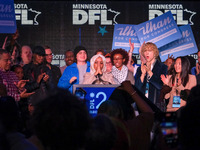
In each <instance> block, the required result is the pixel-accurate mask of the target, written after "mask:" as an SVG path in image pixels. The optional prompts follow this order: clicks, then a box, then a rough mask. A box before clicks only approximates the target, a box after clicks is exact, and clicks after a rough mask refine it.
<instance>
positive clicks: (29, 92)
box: [0, 40, 200, 149]
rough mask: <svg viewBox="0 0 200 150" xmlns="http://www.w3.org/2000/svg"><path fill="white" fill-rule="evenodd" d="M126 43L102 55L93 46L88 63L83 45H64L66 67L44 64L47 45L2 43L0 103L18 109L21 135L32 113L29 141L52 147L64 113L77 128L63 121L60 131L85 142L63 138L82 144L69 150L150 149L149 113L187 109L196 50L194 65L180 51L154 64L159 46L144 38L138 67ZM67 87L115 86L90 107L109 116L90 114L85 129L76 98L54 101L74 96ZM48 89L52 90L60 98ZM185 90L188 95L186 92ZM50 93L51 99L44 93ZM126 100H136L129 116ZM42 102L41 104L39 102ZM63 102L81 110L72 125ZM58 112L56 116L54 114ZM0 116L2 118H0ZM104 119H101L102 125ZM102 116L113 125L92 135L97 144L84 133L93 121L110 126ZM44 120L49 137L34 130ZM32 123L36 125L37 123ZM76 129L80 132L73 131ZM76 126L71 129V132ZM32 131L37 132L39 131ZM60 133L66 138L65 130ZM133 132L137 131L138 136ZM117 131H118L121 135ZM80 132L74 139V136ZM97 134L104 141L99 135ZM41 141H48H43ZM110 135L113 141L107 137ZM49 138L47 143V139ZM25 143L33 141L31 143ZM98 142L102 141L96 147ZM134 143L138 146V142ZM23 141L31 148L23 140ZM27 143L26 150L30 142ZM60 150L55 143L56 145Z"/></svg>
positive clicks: (96, 129)
mask: <svg viewBox="0 0 200 150" xmlns="http://www.w3.org/2000/svg"><path fill="white" fill-rule="evenodd" d="M13 43H14V44H13ZM129 45H130V50H129V52H127V51H126V50H124V49H123V48H119V49H114V50H112V51H111V52H110V53H107V54H106V53H105V51H104V50H101V49H99V50H96V51H95V54H94V55H93V56H92V57H91V59H90V61H88V59H89V58H88V51H87V49H86V48H85V47H83V46H77V47H75V49H74V51H71V50H67V51H66V52H65V62H66V65H65V66H62V67H60V68H59V67H57V66H55V65H52V64H51V63H52V59H53V55H52V50H51V48H50V47H49V46H35V47H34V48H33V49H31V47H30V46H28V45H24V46H22V47H20V46H19V44H18V43H17V42H13V41H11V42H9V43H8V44H7V45H6V44H5V45H4V46H3V49H0V99H1V101H2V102H1V101H0V103H2V105H3V104H4V103H3V98H4V99H6V100H5V101H12V100H10V99H12V98H13V99H14V101H15V103H16V107H18V108H19V109H20V114H21V117H22V118H23V120H24V121H22V122H23V123H22V124H23V125H22V128H21V130H20V132H22V133H23V134H25V135H26V136H27V137H32V132H31V131H30V130H29V124H27V122H29V120H30V118H32V117H33V118H34V117H35V118H34V121H38V120H39V121H40V123H41V124H40V123H39V122H34V123H35V124H34V123H33V124H34V125H35V126H34V129H35V130H36V132H34V133H35V134H36V136H37V138H38V139H39V140H41V141H40V142H41V143H42V146H41V147H43V148H44V147H48V148H50V149H56V147H55V146H53V145H52V144H53V143H54V142H58V143H59V141H58V140H59V138H61V137H60V136H59V135H58V133H60V132H64V133H65V131H64V126H63V125H61V124H62V121H63V122H65V118H66V117H67V116H65V115H68V116H69V117H71V119H72V121H73V119H74V121H75V122H73V124H76V123H78V125H75V126H76V127H74V126H73V127H71V126H67V125H66V126H67V127H68V128H69V129H67V130H70V129H72V130H73V129H75V130H78V131H80V132H82V135H80V137H81V136H83V138H86V146H85V145H84V144H83V143H76V142H75V141H73V139H72V141H71V142H72V143H73V142H75V143H73V144H74V145H76V144H83V145H81V147H79V146H80V145H78V146H77V145H76V147H75V148H74V149H78V148H83V147H84V146H85V147H84V148H85V149H98V148H96V145H98V146H99V149H101V148H102V149H106V148H105V147H104V148H103V146H106V144H108V142H110V144H113V145H111V146H110V145H109V144H108V145H107V146H108V147H107V149H149V148H150V147H151V144H150V143H151V140H150V133H151V131H152V127H153V123H154V113H155V112H156V110H159V111H160V112H178V111H179V110H181V109H180V108H184V107H185V106H187V105H186V104H187V100H188V98H190V101H193V100H191V97H192V96H191V93H190V92H191V89H193V88H194V87H196V85H197V84H199V82H200V79H199V77H200V71H199V70H200V65H199V64H200V52H198V53H197V55H198V62H197V64H196V66H195V67H193V68H192V70H191V67H190V61H189V59H188V58H187V57H186V56H180V57H177V58H176V59H174V58H173V57H172V56H171V57H169V58H168V59H167V60H166V61H165V62H161V61H160V60H159V50H158V48H157V46H156V45H155V44H154V43H151V42H147V43H143V44H142V46H141V47H140V50H139V55H140V58H141V65H138V64H137V62H136V59H134V57H133V56H132V54H133V52H134V43H131V40H129ZM191 72H192V73H193V74H192V73H191ZM74 84H102V85H111V84H117V85H119V87H118V88H117V89H116V91H114V92H113V94H112V95H111V98H110V100H108V101H106V102H104V103H102V105H101V106H100V108H99V111H98V113H99V114H106V115H107V116H109V117H111V118H112V119H111V120H110V119H109V117H108V118H105V116H103V117H102V116H101V115H100V116H97V117H96V118H95V119H94V118H93V119H94V120H93V125H92V128H89V126H90V123H89V122H90V121H88V120H89V119H88V118H87V117H88V116H84V115H86V114H84V113H86V112H84V111H85V110H81V111H82V112H81V111H80V112H79V111H78V110H76V106H75V105H79V106H77V108H78V107H80V105H81V104H79V102H77V103H76V104H73V102H71V101H70V100H68V101H69V102H66V103H65V102H64V101H62V98H67V97H70V98H72V99H75V100H74V101H76V100H77V98H76V97H73V95H71V93H72V88H73V85H74ZM57 88H59V89H60V90H61V91H62V90H63V91H65V92H66V93H68V92H67V91H69V93H68V94H61V91H60V90H58V91H57ZM63 91H62V92H63ZM56 92H58V93H59V94H60V96H59V95H58V93H56ZM70 92H71V93H70ZM124 92H125V93H124ZM192 94H194V92H193V93H192ZM195 94H197V97H198V93H195ZM50 95H53V96H52V97H50ZM125 95H126V96H125ZM8 96H9V98H8ZM61 96H63V97H61ZM5 97H7V98H5ZM10 97H12V98H10ZM48 99H49V102H48ZM56 100H57V101H60V103H61V104H57V103H56V102H55V101H56ZM44 101H45V103H44ZM50 102H51V103H52V105H51V104H50ZM11 103H12V102H11ZM133 103H135V104H136V106H137V109H138V111H139V112H140V113H139V115H138V116H137V117H136V116H135V115H133V113H134V111H133V110H132V109H133V106H132V104H133ZM175 104H179V105H175ZM45 105H47V106H46V107H45ZM53 105H55V106H53ZM61 105H63V106H61ZM65 105H70V106H71V109H72V108H73V110H74V111H77V114H75V116H76V115H81V113H83V114H82V115H83V118H81V117H80V116H79V117H78V119H79V122H76V121H77V120H76V118H73V117H75V116H74V115H72V113H73V112H74V111H73V110H69V111H66V112H65V110H64V106H65ZM70 106H66V109H70V108H69V107H70ZM183 106H184V107H183ZM0 107H1V106H0ZM13 107H15V106H13ZM56 107H57V108H56ZM39 109H41V110H39ZM43 109H44V110H43ZM48 109H49V110H48ZM8 110H9V108H8ZM0 111H1V110H0ZM40 111H41V112H40ZM45 111H46V112H45ZM51 111H52V112H51ZM54 111H55V117H53V116H48V114H46V113H47V112H48V113H49V115H50V114H51V113H52V114H51V115H54ZM2 113H6V110H5V111H2ZM56 113H58V114H56ZM62 113H66V114H62ZM39 114H40V115H39ZM59 115H60V116H61V117H63V118H60V116H59ZM62 115H63V116H62ZM0 116H1V114H0ZM43 117H44V118H43ZM45 117H46V118H45ZM48 117H49V118H48ZM84 117H85V118H84ZM1 119H2V118H0V122H1ZM4 119H5V118H4ZM42 119H44V120H42ZM45 119H49V120H45ZM52 119H55V121H56V122H57V121H58V123H60V124H55V123H53V122H54V121H53V120H52ZM81 119H82V120H83V122H84V123H85V127H82V128H81V129H80V130H79V128H80V126H81V124H82V122H81V121H80V120H81ZM84 119H85V120H84ZM66 120H67V119H66ZM106 120H108V121H106ZM119 120H120V121H119ZM67 121H68V122H65V123H68V124H70V119H69V118H68V120H67ZM104 121H106V123H105V122H104ZM109 121H111V124H112V125H113V126H114V127H115V130H113V132H112V133H110V134H111V135H112V136H113V139H112V140H111V139H108V141H105V140H104V139H99V140H100V141H98V139H97V136H98V135H96V134H94V133H92V132H97V133H98V134H99V136H100V135H101V134H103V133H101V131H100V130H101V129H100V127H98V126H99V125H98V123H100V124H101V125H102V127H104V125H105V127H104V128H110V129H111V128H112V125H109V124H107V123H108V122H109ZM48 124H49V126H51V125H52V128H53V125H54V126H55V129H57V130H58V131H55V132H56V133H54V132H53V131H54V130H52V129H50V128H48V127H46V128H47V129H49V130H50V133H51V132H52V134H55V135H56V136H58V137H51V136H50V137H51V138H52V139H54V140H55V141H52V140H50V138H48V134H47V133H46V134H45V133H42V132H43V130H42V128H45V127H42V126H44V125H45V126H48ZM106 125H107V126H106ZM39 126H41V128H40V127H39ZM108 126H109V127H108ZM59 128H60V130H59ZM83 128H84V129H83ZM82 129H83V130H84V131H81V130H82ZM86 129H87V130H88V132H89V133H90V134H91V135H89V136H88V137H89V139H87V138H88V137H85V136H86V135H87V134H88V133H86ZM44 130H45V129H44ZM102 130H103V129H102ZM144 130H145V131H144ZM78 131H74V130H73V131H72V132H78ZM104 131H106V129H104ZM39 132H41V134H40V133H39ZM46 132H48V131H46ZM102 132H103V131H102ZM107 132H108V131H107ZM109 132H111V131H109ZM67 133H68V132H66V134H67ZM42 134H44V135H42ZM60 134H61V133H60ZM68 134H69V135H71V134H72V133H68ZM75 134H77V133H75ZM105 134H107V133H105ZM115 134H116V135H118V136H116V135H115ZM133 134H135V135H137V136H138V138H137V136H136V137H135V136H134V135H133ZM119 135H120V137H119ZM64 136H66V135H63V137H64ZM102 136H103V135H102ZM121 136H122V137H123V136H124V138H122V137H121ZM72 137H73V136H72ZM80 137H78V136H77V137H75V138H80ZM16 138H19V137H16ZM56 138H58V139H56ZM67 138H68V139H67ZM104 138H105V139H107V138H106V137H104ZM111 138H112V137H111ZM46 139H49V141H47V140H46ZM114 139H115V140H116V141H118V142H117V143H116V142H113V141H114ZM65 140H66V141H67V140H69V141H70V139H69V137H66V139H65ZM76 140H77V139H76ZM87 140H88V141H87ZM90 140H92V141H93V142H94V143H95V144H96V145H95V144H94V143H93V144H94V145H93V146H95V148H93V147H91V145H90V144H91V143H90V142H91V141H90ZM11 141H12V140H11ZM50 141H52V143H51V142H50ZM69 141H68V142H69ZM89 141H90V142H89ZM103 141H104V142H103ZM32 142H33V143H34V140H33V141H32ZM40 142H39V143H40ZM62 142H64V141H60V143H61V145H62V144H63V143H62ZM82 142H84V141H82ZM87 142H89V143H87ZM98 142H102V143H103V145H102V143H98ZM123 142H124V143H123ZM142 142H144V143H145V144H146V145H145V144H142ZM58 143H55V145H56V144H57V146H58V147H59V144H58ZM29 144H30V143H29ZM37 144H38V143H37V142H36V146H37V147H40V146H38V145H37ZM104 144H105V145H104ZM123 144H124V145H123ZM61 145H60V146H61ZM69 145H70V142H69ZM0 146H1V145H0ZM29 146H30V147H31V144H30V145H29ZM101 146H102V147H101ZM109 146H110V147H109ZM2 147H3V146H2ZM66 147H67V146H66ZM69 147H70V146H69ZM72 147H73V146H72ZM32 148H33V149H34V146H33V147H32ZM151 148H152V147H151ZM154 148H155V147H154ZM30 149H31V148H30ZM60 149H62V148H61V147H60ZM72 149H73V148H72ZM158 149H159V148H158Z"/></svg>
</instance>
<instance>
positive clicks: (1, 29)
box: [0, 0, 17, 33]
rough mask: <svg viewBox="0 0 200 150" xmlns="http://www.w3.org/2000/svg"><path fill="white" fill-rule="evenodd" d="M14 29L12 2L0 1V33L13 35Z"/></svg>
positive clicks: (9, 0)
mask: <svg viewBox="0 0 200 150" xmlns="http://www.w3.org/2000/svg"><path fill="white" fill-rule="evenodd" d="M16 29H17V27H16V20H15V9H14V0H1V1H0V33H15V31H16Z"/></svg>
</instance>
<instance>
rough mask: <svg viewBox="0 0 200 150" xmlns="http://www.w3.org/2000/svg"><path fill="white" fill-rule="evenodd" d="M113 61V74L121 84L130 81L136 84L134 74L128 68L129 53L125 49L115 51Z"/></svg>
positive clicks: (112, 56) (112, 53)
mask: <svg viewBox="0 0 200 150" xmlns="http://www.w3.org/2000/svg"><path fill="white" fill-rule="evenodd" d="M110 54H111V61H112V64H113V67H112V74H113V76H114V78H115V79H116V80H118V82H119V83H122V82H123V81H125V80H129V81H130V82H131V84H135V80H134V77H133V73H132V72H130V71H129V70H128V67H127V66H126V65H127V63H128V59H129V57H128V53H127V52H126V51H125V50H124V49H121V48H120V49H114V50H113V51H112V52H111V53H110Z"/></svg>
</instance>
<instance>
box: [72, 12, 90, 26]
mask: <svg viewBox="0 0 200 150" xmlns="http://www.w3.org/2000/svg"><path fill="white" fill-rule="evenodd" d="M87 20H88V15H87V12H85V11H84V10H73V24H85V23H86V22H87Z"/></svg>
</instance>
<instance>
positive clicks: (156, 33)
mask: <svg viewBox="0 0 200 150" xmlns="http://www.w3.org/2000/svg"><path fill="white" fill-rule="evenodd" d="M134 27H135V30H136V33H137V36H138V39H139V41H140V43H141V44H142V43H143V42H144V41H145V42H152V43H154V44H156V46H157V47H158V48H159V47H162V46H164V45H166V44H168V43H170V42H172V41H175V40H177V39H180V38H181V33H180V31H179V29H178V26H177V24H176V22H175V21H174V18H173V16H172V13H171V11H168V12H166V13H164V14H163V15H160V16H158V17H156V18H154V19H152V20H149V21H146V22H144V23H141V24H139V25H136V26H134Z"/></svg>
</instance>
